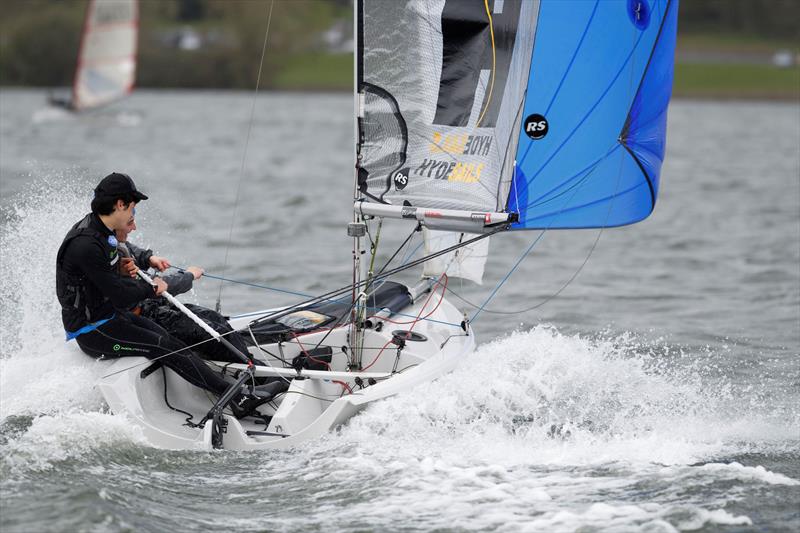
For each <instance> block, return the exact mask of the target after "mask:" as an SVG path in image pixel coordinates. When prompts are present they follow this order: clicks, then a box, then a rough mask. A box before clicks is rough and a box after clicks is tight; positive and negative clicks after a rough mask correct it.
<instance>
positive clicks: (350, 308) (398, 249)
mask: <svg viewBox="0 0 800 533" xmlns="http://www.w3.org/2000/svg"><path fill="white" fill-rule="evenodd" d="M361 216H362V218H363V216H364V214H363V213H361ZM365 225H367V226H369V224H368V223H367V224H365ZM418 228H419V224H417V225H416V226H415V227H414V229H413V230H411V233H410V234H409V235H408V237H406V240H404V241H403V243H402V244H401V245H400V246H399V247H398V248H397V250H396V251H395V252H394V254H392V256H391V257H390V258H389V260H388V261H386V263H384V265H383V266H382V267H381V269H380V270H379V271H378V274H377V275H376V276H373V277H372V280H370V281H371V283H375V282H377V281H378V276H380V274H381V273H382V272H383V271H384V270H386V267H388V266H389V263H391V262H392V260H393V259H394V258H395V257H397V254H398V253H400V250H402V249H403V247H404V246H405V245H406V244H408V242H409V241H410V240H411V239H412V237H414V234H415V233H416V232H417V229H418ZM370 240H372V237H370ZM376 253H377V250H376ZM373 257H374V256H373ZM364 290H365V291H366V290H369V288H368V287H367V286H366V285H365V286H364ZM374 300H375V301H376V300H377V298H375V299H374ZM367 303H369V297H368V298H367ZM376 303H377V301H376ZM355 305H356V299H355V298H353V300H352V302H351V303H350V307H349V308H348V309H347V311H346V312H345V313H342V314H341V315H340V316H339V318H338V319H337V320H336V323H335V324H334V326H332V327H331V328H330V329H329V330H328V332H327V333H326V334H325V335H323V337H322V339H320V341H319V342H318V343H317V345H316V346H315V347H314V349H315V350H316V349H317V348H319V347H320V345H321V344H322V343H323V342H325V340H326V339H327V338H328V336H329V335H330V334H331V332H332V331H333V330H334V328H336V327H338V326H339V325H340V324H341V322H342V320H343V319H344V317H346V316H348V315H349V314H350V312H351V311H352V310H353V307H355ZM368 309H372V308H368Z"/></svg>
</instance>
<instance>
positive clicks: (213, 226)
mask: <svg viewBox="0 0 800 533" xmlns="http://www.w3.org/2000/svg"><path fill="white" fill-rule="evenodd" d="M45 96H46V95H45V93H44V92H42V91H35V90H5V89H4V90H2V91H0V198H1V199H0V209H1V210H2V212H1V213H0V215H1V216H0V220H1V221H2V226H1V227H0V321H2V324H0V349H1V350H2V357H0V379H1V381H0V496H1V500H0V504H1V505H2V509H0V510H1V513H0V514H1V517H0V521H1V522H0V526H2V530H3V531H4V532H12V531H14V532H16V531H19V532H22V531H25V532H28V531H114V532H116V531H170V530H180V531H192V530H194V531H199V530H235V531H242V532H255V531H370V530H375V531H385V530H392V531H417V530H425V531H429V530H437V531H471V530H495V531H508V532H517V531H576V530H580V531H648V532H673V531H676V530H677V531H796V530H798V529H800V363H799V362H798V352H800V149H799V148H798V147H799V146H800V106H798V105H797V104H792V103H758V102H747V103H744V102H729V103H712V102H691V101H676V102H673V104H672V107H671V110H670V117H669V139H668V154H667V161H666V163H665V165H664V169H663V173H662V186H661V196H660V198H659V203H658V205H657V207H656V210H655V212H654V213H653V215H652V216H651V217H650V218H648V219H647V220H645V221H644V222H642V223H640V224H636V225H633V226H629V227H625V228H618V229H607V230H605V231H603V232H599V231H598V230H584V231H573V232H559V231H550V232H547V233H546V234H545V235H544V236H543V238H542V239H541V241H540V242H539V243H538V244H536V246H535V247H534V248H533V250H532V252H531V254H530V255H529V257H527V258H526V260H525V261H524V262H523V263H522V265H521V266H520V268H519V269H517V271H516V272H515V273H514V275H513V276H512V277H511V279H510V280H509V281H508V282H507V283H506V284H505V285H504V286H503V287H502V289H501V290H500V291H499V293H498V295H497V296H496V297H495V298H494V299H493V300H492V301H491V302H489V303H488V305H487V307H486V309H487V311H484V312H482V313H481V314H480V316H479V317H478V319H477V320H476V321H475V323H474V329H475V331H476V334H477V339H478V343H479V347H478V349H477V351H476V352H475V353H474V354H472V355H470V356H469V357H467V358H465V360H464V361H462V363H461V364H460V366H459V367H458V369H457V370H456V371H455V372H453V373H452V374H450V375H448V376H446V377H444V378H443V379H441V380H439V381H438V382H436V383H435V384H431V385H428V386H424V387H420V388H418V389H415V390H414V391H413V393H408V394H404V395H401V396H398V397H395V398H392V399H389V400H387V401H384V402H381V403H379V404H376V405H374V406H372V407H370V408H369V409H368V410H366V411H365V412H363V413H362V414H360V415H359V416H357V417H356V418H354V419H353V420H351V421H350V423H349V424H347V425H346V426H344V427H342V428H341V429H340V430H339V431H337V432H335V433H332V434H330V435H327V436H325V437H323V438H321V439H319V440H317V441H314V442H311V443H309V444H307V445H305V446H303V447H300V448H298V449H295V450H292V451H288V452H264V453H250V454H242V453H232V452H226V451H221V452H213V453H198V452H175V451H164V450H158V449H154V448H151V447H148V446H147V445H146V444H144V443H143V442H142V440H141V438H140V436H139V435H138V434H137V432H136V431H135V430H134V429H133V428H131V427H130V426H129V425H128V424H127V423H126V421H125V419H124V418H123V417H119V416H115V415H112V414H109V413H108V412H106V410H105V409H104V405H103V401H102V399H101V397H100V395H99V393H98V391H97V390H96V389H95V388H94V382H95V380H96V379H97V378H98V377H99V376H101V375H102V373H103V368H102V364H97V363H95V362H94V361H93V360H92V359H90V358H89V357H87V356H84V355H83V354H82V353H81V352H80V351H79V350H78V349H77V348H76V346H75V345H74V343H73V344H65V343H64V341H63V331H62V329H61V324H60V318H59V317H60V315H59V309H58V307H57V302H56V299H55V294H54V286H55V283H54V276H53V271H54V268H53V266H54V260H55V252H56V250H57V248H58V245H59V243H60V242H61V239H62V238H63V235H64V233H65V232H66V230H67V229H68V228H69V226H70V225H71V224H72V223H74V222H75V221H77V220H78V219H79V218H80V217H81V216H82V215H83V214H84V213H85V212H86V211H88V206H89V202H90V199H91V190H92V188H93V187H94V185H95V184H96V182H97V181H98V180H99V178H101V177H102V176H104V175H105V174H107V173H108V172H111V171H115V170H116V171H121V172H127V173H129V174H131V175H132V176H133V177H134V179H135V180H136V183H137V185H138V186H139V188H140V189H142V190H143V191H145V192H146V193H147V194H148V195H149V196H150V200H148V201H146V202H143V203H142V204H140V206H138V207H137V220H138V222H139V231H137V232H136V234H135V235H136V237H135V242H138V244H141V245H146V246H149V247H152V248H154V249H155V250H156V251H157V252H159V253H160V254H161V255H165V256H167V257H168V258H170V259H171V260H172V262H173V263H174V264H178V265H184V266H186V265H192V264H196V265H201V266H203V267H205V268H206V269H207V271H208V272H209V273H210V274H213V275H217V276H223V277H228V278H231V279H236V280H241V281H246V282H250V283H254V284H258V285H263V286H268V287H272V288H279V289H288V290H292V291H297V292H301V293H309V294H315V293H320V292H323V291H325V290H328V289H331V288H336V287H340V286H343V285H346V284H347V283H348V282H349V279H350V266H351V253H350V244H351V241H350V240H349V239H348V238H347V236H346V223H347V221H348V220H349V219H350V217H351V212H350V206H351V199H352V156H351V148H352V127H353V125H352V118H351V114H352V100H351V98H350V96H349V95H344V94H291V95H289V94H261V95H259V96H258V98H257V101H256V105H255V108H254V112H253V117H254V118H253V121H252V133H251V134H250V140H249V144H248V146H247V152H246V156H245V154H244V152H245V140H246V138H247V136H248V126H249V124H250V116H251V107H252V104H253V96H252V94H248V93H235V92H234V93H227V92H226V93H215V92H166V91H164V92H148V91H139V92H137V93H135V94H134V95H133V96H132V97H131V98H129V99H127V100H126V101H124V102H121V103H119V104H117V105H114V106H112V107H109V108H107V109H105V110H102V111H100V112H96V113H90V114H86V115H84V116H80V117H73V116H69V115H65V114H62V113H57V112H54V111H52V110H46V109H45V106H44V102H45ZM237 189H238V197H239V200H238V202H237V201H236V197H237ZM408 231H410V228H409V227H408V226H406V225H405V224H404V223H403V222H400V221H398V222H392V223H388V222H387V224H385V225H384V234H383V235H382V251H381V255H380V257H382V258H383V259H384V260H385V259H386V258H388V257H389V255H390V254H391V253H392V252H393V251H394V247H396V246H397V245H398V244H399V243H400V242H401V241H402V240H403V238H405V236H406V234H407V232H408ZM229 234H232V237H231V239H230V240H229ZM537 236H538V233H537V232H517V233H513V234H508V235H500V236H497V237H494V238H493V240H492V243H491V250H492V258H491V259H490V261H489V263H488V265H487V273H486V277H485V280H484V284H483V285H482V286H478V285H474V284H471V283H468V282H464V283H459V282H457V281H456V280H454V281H453V282H452V283H451V288H452V289H453V291H454V293H455V294H453V295H451V298H452V299H453V301H454V302H455V303H457V304H458V305H460V306H463V308H464V310H465V311H467V312H469V313H470V314H471V313H472V312H474V308H472V307H470V305H469V304H467V303H466V302H472V303H475V304H480V303H483V302H484V300H485V299H486V297H487V296H488V294H489V293H490V292H491V290H492V288H494V287H495V285H496V284H497V283H498V281H500V280H501V279H502V278H503V277H504V276H505V274H506V273H507V272H508V271H509V269H510V268H511V266H512V265H513V264H514V262H515V261H516V260H517V258H518V257H519V255H520V254H521V253H522V252H523V251H524V250H525V249H526V248H527V247H528V246H529V245H530V243H531V242H533V240H534V239H535V238H537ZM595 243H597V244H596V246H595ZM226 250H227V251H228V260H227V264H226V260H225V256H226ZM587 257H588V260H587ZM584 262H585V266H583V267H582V265H583V264H584ZM576 273H577V275H576ZM573 277H574V280H573V281H571V282H570V279H572V278H573ZM406 279H408V280H411V279H412V277H411V276H410V275H409V277H407V278H406ZM218 291H219V285H218V282H217V281H215V280H212V279H205V280H201V281H200V282H198V283H196V285H195V290H194V292H193V293H192V294H190V295H187V296H186V297H185V299H186V300H188V301H193V302H196V303H201V304H205V305H209V306H213V304H214V302H215V300H216V298H217V294H218ZM556 293H558V296H557V297H555V298H551V297H552V296H553V295H554V294H556ZM459 297H460V298H463V300H459V299H458V298H459ZM292 301H297V299H296V298H295V297H292V296H289V295H287V294H285V293H280V292H274V291H270V290H267V289H262V288H255V287H252V286H247V285H243V284H232V283H229V284H226V285H225V287H224V292H223V298H222V304H223V310H224V311H225V312H227V313H236V312H240V311H247V310H252V309H254V308H263V307H269V306H274V305H279V304H284V303H289V302H292ZM539 304H542V305H539ZM529 308H534V309H532V310H530V311H526V312H521V313H514V311H519V310H524V309H529ZM554 424H557V425H562V424H563V427H564V431H562V434H561V436H555V437H554V436H553V435H552V431H551V427H552V426H553V425H554Z"/></svg>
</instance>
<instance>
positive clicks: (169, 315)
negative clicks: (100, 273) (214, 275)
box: [118, 242, 263, 365]
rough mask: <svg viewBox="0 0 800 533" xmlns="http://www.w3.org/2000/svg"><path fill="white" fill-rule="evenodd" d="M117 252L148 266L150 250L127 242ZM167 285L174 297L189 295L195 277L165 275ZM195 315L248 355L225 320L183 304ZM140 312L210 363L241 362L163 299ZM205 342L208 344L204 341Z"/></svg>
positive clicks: (150, 301) (144, 304)
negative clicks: (211, 361)
mask: <svg viewBox="0 0 800 533" xmlns="http://www.w3.org/2000/svg"><path fill="white" fill-rule="evenodd" d="M118 249H119V253H120V255H121V256H123V257H132V258H133V260H134V262H135V263H136V266H138V267H139V268H141V269H147V267H148V265H149V264H150V263H149V261H150V256H152V255H153V253H152V252H151V251H150V250H143V249H141V248H139V247H138V246H136V245H135V244H132V243H130V242H120V243H119V245H118ZM163 279H164V281H165V282H166V283H167V290H168V291H169V293H170V294H171V295H173V296H177V295H179V294H183V293H185V292H188V291H189V290H191V288H192V283H193V282H194V276H193V275H192V273H191V272H178V273H174V274H168V275H166V276H164V277H163ZM184 305H186V307H188V308H189V309H190V310H191V311H192V312H193V313H194V314H196V315H197V316H198V317H200V318H201V319H202V320H203V321H204V322H205V323H206V324H208V325H209V326H211V328H212V329H214V331H216V332H217V333H220V334H222V335H225V338H226V339H227V340H228V341H229V342H230V343H231V344H233V345H234V346H235V347H236V348H237V349H238V350H239V351H240V352H241V353H242V354H244V355H248V350H247V344H245V342H244V339H242V337H241V335H239V334H238V333H231V332H232V331H233V328H231V326H230V324H228V321H227V320H225V317H223V316H222V315H221V314H220V313H218V312H216V311H214V310H212V309H208V308H206V307H201V306H199V305H192V304H184ZM137 307H138V308H139V309H140V311H139V314H140V316H142V317H144V318H148V319H150V320H152V321H153V322H155V323H156V324H158V325H159V326H161V327H163V328H164V329H165V330H167V331H168V332H169V333H170V334H171V335H173V336H174V337H177V338H178V339H180V340H182V341H183V342H185V343H186V344H188V345H195V344H197V343H201V342H202V344H199V345H197V346H194V347H193V348H192V350H194V351H195V352H197V353H198V355H200V356H203V357H205V358H207V359H210V360H213V361H224V362H228V363H241V362H242V360H241V358H239V357H236V355H235V354H233V353H231V351H230V349H228V347H227V346H225V345H224V344H222V343H221V342H216V341H208V339H209V335H208V333H207V332H206V330H204V329H203V328H201V327H200V326H198V325H197V324H196V323H195V322H194V321H193V320H192V319H190V318H189V317H188V316H186V315H185V314H184V313H183V312H182V311H180V310H179V309H177V308H176V307H174V306H173V305H171V304H170V303H169V301H167V299H166V298H164V297H163V296H161V297H157V298H153V297H151V298H149V299H147V300H145V301H143V302H141V303H139V304H138V306H137ZM203 341H207V342H203ZM253 362H254V363H255V364H256V365H259V364H263V363H261V362H260V361H258V360H254V361H253Z"/></svg>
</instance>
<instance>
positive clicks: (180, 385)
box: [99, 294, 475, 450]
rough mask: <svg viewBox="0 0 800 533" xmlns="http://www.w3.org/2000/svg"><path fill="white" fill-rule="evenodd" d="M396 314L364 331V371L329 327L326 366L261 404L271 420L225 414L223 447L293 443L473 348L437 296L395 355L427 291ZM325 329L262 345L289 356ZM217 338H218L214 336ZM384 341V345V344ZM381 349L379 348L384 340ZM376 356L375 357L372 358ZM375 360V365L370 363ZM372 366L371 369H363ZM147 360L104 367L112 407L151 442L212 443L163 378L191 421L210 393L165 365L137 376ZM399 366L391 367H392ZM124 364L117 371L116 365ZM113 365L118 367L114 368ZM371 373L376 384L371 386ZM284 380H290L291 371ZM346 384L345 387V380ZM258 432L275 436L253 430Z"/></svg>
mask: <svg viewBox="0 0 800 533" xmlns="http://www.w3.org/2000/svg"><path fill="white" fill-rule="evenodd" d="M421 300H422V301H420V302H418V303H416V304H413V305H411V306H410V307H408V308H406V309H404V310H403V312H402V314H401V315H395V316H393V317H392V318H391V319H390V320H392V321H394V322H400V323H403V324H394V323H390V322H388V321H387V322H384V323H383V327H382V329H381V330H380V331H375V329H370V330H367V331H366V334H365V339H364V347H365V348H364V354H363V358H362V364H363V367H365V371H364V372H349V371H348V369H347V355H346V354H345V353H344V352H343V351H342V349H341V347H342V346H346V345H348V342H347V334H348V327H347V326H345V327H342V328H337V329H334V330H333V331H332V332H330V334H329V335H328V337H327V338H326V339H325V341H324V343H323V344H324V346H331V347H333V355H332V361H331V365H330V366H331V368H330V371H325V370H317V371H308V370H303V371H302V376H303V377H304V379H292V380H291V384H290V386H289V390H288V391H287V392H286V393H284V394H281V395H279V396H277V397H276V399H275V400H274V402H271V403H268V404H265V405H263V406H262V407H260V408H259V411H260V412H261V413H262V414H263V415H265V416H268V417H271V419H270V420H269V425H268V426H265V423H264V421H262V420H259V419H257V418H251V417H248V418H244V419H242V420H237V419H236V418H234V417H233V416H227V415H226V418H227V421H228V426H227V432H226V433H225V434H224V435H223V447H224V448H226V449H232V450H264V449H280V448H288V447H291V446H295V445H298V444H300V443H302V442H305V441H308V440H310V439H314V438H317V437H319V436H320V435H323V434H324V433H326V432H327V431H329V430H331V429H332V428H334V427H336V426H337V425H339V424H342V423H344V422H345V421H347V420H348V419H349V418H350V417H352V416H353V415H355V414H356V413H358V412H359V411H360V410H361V409H363V408H365V407H366V406H367V405H369V404H370V403H371V402H374V401H377V400H381V399H383V398H387V397H389V396H392V395H395V394H398V393H401V392H405V391H409V390H410V389H412V388H413V387H415V386H417V385H419V384H422V383H426V382H429V381H432V380H434V379H436V378H438V377H439V376H441V375H443V374H446V373H447V372H450V371H451V370H452V369H453V368H454V367H455V366H456V364H457V363H458V361H459V360H460V359H461V358H462V357H464V356H465V355H467V354H468V353H470V352H471V351H472V350H473V349H474V347H475V339H474V337H473V336H472V332H471V330H470V331H469V334H466V333H465V332H464V330H463V329H462V328H461V326H460V324H461V321H462V320H463V318H462V315H461V313H459V311H458V310H457V309H456V308H455V307H454V306H453V305H452V304H450V303H449V302H448V301H447V300H442V301H441V303H440V305H439V306H438V307H437V308H436V309H435V312H433V314H431V315H430V316H428V317H427V318H428V320H420V321H417V322H416V323H414V324H413V329H412V331H413V332H414V333H418V334H421V335H422V336H424V338H425V339H426V340H423V341H410V340H409V341H406V345H405V347H404V348H403V349H402V351H401V352H400V356H399V358H398V355H397V354H398V352H397V346H396V345H395V344H392V343H391V342H390V341H391V339H392V332H393V331H395V330H407V329H408V328H409V327H410V326H411V323H412V322H414V318H415V317H417V316H418V315H420V310H421V309H422V307H423V306H424V305H425V303H424V301H425V298H422V299H421ZM431 300H432V301H431V302H428V305H427V306H425V310H424V311H423V312H422V313H421V316H423V317H425V316H427V315H428V314H429V313H431V311H432V310H433V309H434V305H435V303H437V302H438V300H439V295H438V294H437V295H433V297H432V298H431ZM269 312H270V311H263V312H261V313H258V314H250V315H248V316H247V317H243V318H239V319H234V320H233V321H232V325H233V326H234V328H240V327H246V326H247V324H248V323H250V322H251V321H252V320H253V319H254V318H257V317H258V316H259V314H262V315H265V314H267V313H269ZM326 333H327V331H321V332H315V333H309V334H306V335H302V336H300V337H298V338H297V339H292V340H290V341H286V342H284V343H283V345H282V347H279V346H278V345H277V344H264V345H262V348H264V349H266V350H268V351H269V352H271V353H273V354H277V353H278V352H279V350H281V349H282V350H283V358H284V359H285V360H287V361H291V359H292V358H293V357H295V356H296V355H299V354H301V353H302V352H303V351H304V350H307V349H311V348H313V347H314V346H316V344H317V343H318V342H320V340H321V339H322V337H323V336H324V335H325V334H326ZM212 342H216V341H212ZM387 343H388V345H387ZM384 346H386V347H385V349H383V350H381V349H382V347H384ZM251 353H252V354H253V355H254V356H255V357H257V358H259V359H262V360H265V361H266V362H267V363H268V364H274V365H277V366H276V368H277V367H283V365H282V364H281V363H280V362H279V361H276V360H274V359H271V358H270V357H269V356H266V355H265V354H264V353H263V352H261V351H260V350H259V349H258V348H255V347H253V348H251ZM376 357H377V359H376ZM373 360H375V362H374V364H371V365H370V363H371V362H372V361H373ZM367 365H370V366H369V368H366V367H367ZM148 366H149V363H148V362H147V360H146V359H144V358H134V357H126V358H122V359H119V360H117V361H115V362H114V363H113V365H112V366H111V367H110V368H109V371H108V374H109V376H108V377H106V378H103V379H101V380H100V382H99V388H100V391H101V393H102V394H103V396H104V397H105V399H106V401H107V402H108V405H109V406H110V408H111V410H112V411H113V412H114V413H116V414H124V415H125V416H127V417H128V418H130V419H131V421H132V423H134V424H136V425H137V426H138V427H140V428H141V430H142V432H143V435H144V437H145V438H146V439H147V440H148V441H149V442H150V443H151V444H152V445H153V446H156V447H160V448H169V449H211V448H212V444H211V432H212V430H211V425H212V424H211V422H210V421H209V422H206V424H205V426H204V427H203V428H193V427H189V426H187V425H185V421H186V418H187V417H186V415H184V414H182V413H180V412H177V411H175V410H173V409H171V408H170V407H169V406H168V405H167V403H166V402H165V400H164V396H165V393H164V391H165V388H164V386H165V383H164V379H165V378H166V390H167V396H168V400H169V404H170V405H172V407H174V408H177V409H181V410H182V411H187V412H189V413H191V414H192V417H193V421H194V422H199V421H200V420H201V419H202V418H203V417H204V416H205V415H206V413H208V411H209V409H210V408H211V407H212V405H213V404H214V400H215V399H216V398H215V397H214V396H213V395H212V394H209V393H206V392H205V391H203V390H201V389H199V388H197V387H194V386H192V385H190V384H189V383H187V382H186V381H184V380H183V379H182V378H180V377H179V376H178V375H177V374H175V373H173V372H172V371H171V370H169V369H165V370H157V371H155V372H152V373H151V374H149V375H147V376H146V377H144V378H143V377H142V376H141V374H142V370H144V369H146V368H148ZM237 366H239V367H241V366H242V365H229V367H228V371H229V372H233V371H235V369H236V367H237ZM393 369H396V372H394V373H392V370H393ZM120 371H121V372H120ZM115 372H118V373H116V374H115ZM276 373H282V374H286V375H288V376H297V373H296V371H295V370H294V369H285V370H280V371H277V372H276V371H274V370H270V369H269V368H268V367H258V370H257V371H256V375H257V376H258V375H275V374H276ZM358 376H360V377H361V379H362V380H363V385H364V387H363V388H360V387H359V386H358V385H357V384H356V377H358ZM370 378H374V379H375V384H373V385H368V382H369V380H370ZM288 379H291V377H290V378H288ZM343 383H346V384H347V387H349V389H350V391H351V392H350V391H348V390H347V388H346V387H344V386H343V385H342V384H343ZM248 432H261V433H268V434H272V435H264V434H261V435H259V434H255V433H251V434H248Z"/></svg>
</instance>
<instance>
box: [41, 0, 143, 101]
mask: <svg viewBox="0 0 800 533" xmlns="http://www.w3.org/2000/svg"><path fill="white" fill-rule="evenodd" d="M138 31H139V5H138V0H102V1H101V0H90V2H89V6H88V8H87V10H86V18H85V20H84V24H83V33H82V34H81V44H80V50H79V52H78V63H77V65H76V68H75V77H74V80H73V85H72V94H71V96H70V97H69V98H61V99H59V98H51V99H50V101H51V103H54V104H56V105H61V106H64V107H67V108H69V109H72V110H74V111H81V110H85V109H91V108H94V107H98V106H101V105H105V104H108V103H110V102H113V101H115V100H118V99H120V98H122V97H124V96H126V95H127V94H128V93H130V92H131V90H132V89H133V84H134V80H135V77H136V47H137V38H138Z"/></svg>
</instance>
